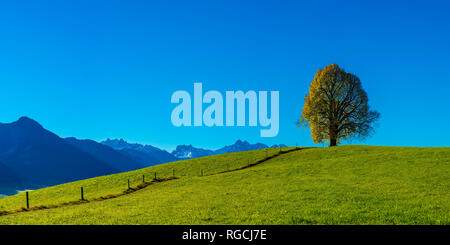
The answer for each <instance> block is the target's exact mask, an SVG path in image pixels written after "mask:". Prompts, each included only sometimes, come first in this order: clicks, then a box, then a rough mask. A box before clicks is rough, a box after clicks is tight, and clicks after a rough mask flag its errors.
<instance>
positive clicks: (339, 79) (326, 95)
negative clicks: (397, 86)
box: [297, 64, 380, 146]
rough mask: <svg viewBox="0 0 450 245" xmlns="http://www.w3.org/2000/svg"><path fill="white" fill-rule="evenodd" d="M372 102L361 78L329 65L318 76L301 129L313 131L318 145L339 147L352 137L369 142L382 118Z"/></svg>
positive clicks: (312, 83)
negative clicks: (339, 144) (327, 143)
mask: <svg viewBox="0 0 450 245" xmlns="http://www.w3.org/2000/svg"><path fill="white" fill-rule="evenodd" d="M368 101H369V100H368V98H367V93H366V92H365V91H364V90H363V88H362V85H361V81H360V80H359V78H358V77H357V76H355V75H354V74H352V73H348V72H345V71H344V70H343V69H341V68H339V66H338V65H337V64H332V65H328V66H326V67H325V68H323V69H319V70H318V71H317V72H316V75H315V77H314V79H313V81H312V82H311V84H310V86H309V93H308V94H307V95H306V97H305V103H304V105H303V111H302V117H301V118H300V119H299V120H298V122H297V125H298V126H302V127H309V128H310V130H311V137H312V140H313V141H314V143H324V142H329V143H330V146H336V145H337V144H338V143H340V142H341V141H342V140H345V139H349V138H352V137H358V138H365V137H367V136H369V135H370V134H371V133H372V132H373V131H374V128H373V124H374V122H375V121H377V120H378V118H379V117H380V114H379V113H378V112H376V111H373V110H370V107H369V105H368Z"/></svg>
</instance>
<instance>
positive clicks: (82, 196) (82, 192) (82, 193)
mask: <svg viewBox="0 0 450 245" xmlns="http://www.w3.org/2000/svg"><path fill="white" fill-rule="evenodd" d="M81 201H84V191H83V186H82V187H81Z"/></svg>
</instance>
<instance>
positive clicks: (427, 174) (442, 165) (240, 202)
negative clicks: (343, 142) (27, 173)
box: [0, 146, 450, 225]
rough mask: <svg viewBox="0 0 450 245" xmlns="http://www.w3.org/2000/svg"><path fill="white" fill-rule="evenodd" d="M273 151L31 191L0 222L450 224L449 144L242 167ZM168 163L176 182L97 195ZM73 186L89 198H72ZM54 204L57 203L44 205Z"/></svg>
mask: <svg viewBox="0 0 450 245" xmlns="http://www.w3.org/2000/svg"><path fill="white" fill-rule="evenodd" d="M287 150H289V149H288V148H284V149H283V151H287ZM278 151H279V150H278V149H269V150H268V152H266V150H257V151H249V152H239V153H230V154H223V155H217V156H210V157H204V158H198V159H193V160H186V161H179V162H174V163H168V164H162V165H158V166H154V167H150V168H145V169H141V170H137V171H132V172H127V173H121V174H115V175H110V176H103V177H98V178H94V179H88V180H83V181H77V182H73V183H67V184H63V185H59V186H54V187H49V188H44V189H41V190H36V191H32V192H30V204H31V206H32V207H37V206H41V208H42V210H31V211H25V212H18V213H12V214H7V215H3V216H0V224H447V225H448V224H450V181H449V180H450V148H413V147H376V146H339V147H334V148H311V149H301V150H299V151H293V152H289V153H285V154H281V155H279V156H276V157H274V158H272V159H270V160H267V161H265V162H263V163H261V164H258V165H255V166H251V167H247V168H243V167H245V166H247V165H248V164H252V163H255V162H257V161H259V160H261V159H264V158H265V157H266V156H267V155H269V156H271V155H275V154H277V153H278ZM238 168H243V169H241V170H237V171H230V172H225V173H221V172H224V171H226V170H227V169H230V170H233V169H238ZM172 169H174V171H175V176H176V177H177V178H176V179H170V178H168V179H167V180H166V181H162V182H154V183H152V184H151V185H148V186H147V187H145V188H142V189H138V190H136V191H134V192H132V193H129V194H126V195H120V196H117V197H115V198H111V199H107V200H102V201H99V200H100V199H102V198H100V197H104V198H105V197H108V195H111V196H112V195H116V194H119V193H123V192H124V190H126V189H127V180H128V179H130V181H131V184H132V186H133V187H134V186H136V185H138V184H140V183H142V175H143V174H144V175H145V176H146V178H147V180H148V181H150V180H151V179H152V178H153V176H154V172H157V175H158V177H160V178H161V179H163V178H166V177H169V176H171V175H172ZM202 169H203V174H204V176H202V177H201V176H200V175H201V170H202ZM80 186H83V187H84V190H85V198H86V199H88V200H89V202H86V203H80V202H77V200H78V199H79V198H80ZM142 187H143V186H142ZM24 196H25V195H24V194H23V193H21V194H18V195H15V196H11V197H5V198H0V212H2V211H3V212H11V211H14V210H17V209H20V208H21V207H23V206H25V197H24ZM70 202H73V203H70ZM63 203H66V204H65V205H60V204H63ZM72 204H73V205H72ZM52 205H56V206H60V207H56V208H51V209H46V208H48V207H52Z"/></svg>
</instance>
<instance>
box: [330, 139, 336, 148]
mask: <svg viewBox="0 0 450 245" xmlns="http://www.w3.org/2000/svg"><path fill="white" fill-rule="evenodd" d="M336 142H337V140H336V138H330V147H332V146H336V145H337V144H336Z"/></svg>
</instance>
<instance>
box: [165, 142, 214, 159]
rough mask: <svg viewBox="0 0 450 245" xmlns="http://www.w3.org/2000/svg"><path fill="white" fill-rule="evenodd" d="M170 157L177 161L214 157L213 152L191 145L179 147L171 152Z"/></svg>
mask: <svg viewBox="0 0 450 245" xmlns="http://www.w3.org/2000/svg"><path fill="white" fill-rule="evenodd" d="M172 155H173V156H174V157H176V158H179V159H190V158H197V157H204V156H210V155H214V151H212V150H206V149H202V148H196V147H193V146H192V145H179V146H177V148H176V149H175V150H174V151H172Z"/></svg>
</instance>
